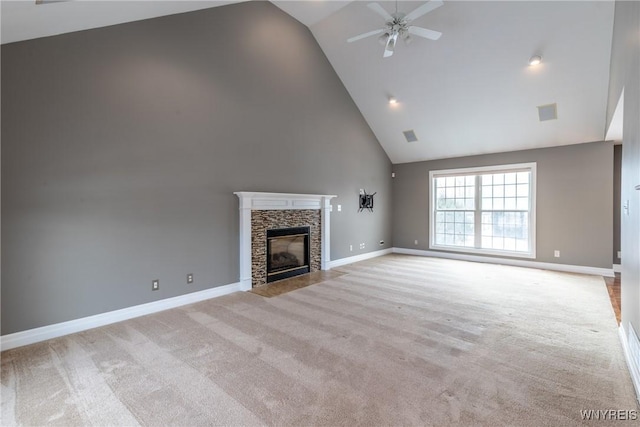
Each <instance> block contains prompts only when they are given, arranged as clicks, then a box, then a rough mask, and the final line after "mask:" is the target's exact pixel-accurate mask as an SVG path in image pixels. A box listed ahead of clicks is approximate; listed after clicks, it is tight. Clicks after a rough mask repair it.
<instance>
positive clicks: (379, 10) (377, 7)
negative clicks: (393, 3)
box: [367, 3, 393, 22]
mask: <svg viewBox="0 0 640 427" xmlns="http://www.w3.org/2000/svg"><path fill="white" fill-rule="evenodd" d="M367 7H368V8H369V9H371V10H373V11H374V12H375V13H377V14H378V15H380V16H382V17H383V18H384V21H385V22H387V21H393V16H391V15H390V14H389V12H387V11H386V10H384V8H383V7H382V6H380V5H379V4H378V3H369V4H368V5H367Z"/></svg>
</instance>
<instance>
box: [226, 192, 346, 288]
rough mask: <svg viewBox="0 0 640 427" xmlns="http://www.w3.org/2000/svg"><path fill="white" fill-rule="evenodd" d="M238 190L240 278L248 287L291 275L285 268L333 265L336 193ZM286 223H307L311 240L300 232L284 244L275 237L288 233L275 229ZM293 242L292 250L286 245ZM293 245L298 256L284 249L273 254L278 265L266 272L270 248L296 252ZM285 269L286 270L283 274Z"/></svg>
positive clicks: (293, 225) (312, 268) (314, 268)
mask: <svg viewBox="0 0 640 427" xmlns="http://www.w3.org/2000/svg"><path fill="white" fill-rule="evenodd" d="M234 194H235V195H236V196H238V198H239V199H240V206H239V208H240V223H239V225H240V284H241V288H242V289H243V290H249V289H251V288H252V287H258V286H263V285H265V284H267V282H272V281H275V280H279V279H283V278H285V277H289V276H287V275H286V274H287V273H289V272H287V271H285V270H289V271H290V272H292V273H291V275H295V274H297V273H300V272H302V273H306V272H310V273H313V272H314V271H319V270H328V269H329V261H330V260H331V255H330V251H329V249H330V247H331V243H330V241H329V237H330V235H331V231H330V224H331V221H330V212H331V203H330V201H331V199H332V198H334V197H336V196H334V195H330V194H290V193H259V192H248V191H238V192H236V193H234ZM286 228H296V229H297V228H306V229H307V230H308V231H307V232H306V234H307V235H308V236H307V238H306V239H307V240H306V242H305V241H304V239H300V238H298V239H294V240H293V242H287V241H286V240H285V241H284V242H286V244H285V243H283V242H279V241H278V240H275V239H270V238H271V237H283V236H284V235H282V234H281V235H278V233H279V232H278V233H275V234H272V232H274V231H277V230H282V229H286ZM293 234H304V233H298V232H294V233H293ZM271 240H274V241H273V242H272V243H271V244H270V245H269V244H268V242H269V241H271ZM301 242H302V243H301ZM289 243H292V244H291V245H290V246H289V249H290V250H286V249H287V248H286V246H287V245H288V244H289ZM268 246H271V247H268ZM300 248H304V250H305V251H306V253H305V252H302V253H301V252H300V250H299V249H300ZM267 251H269V256H267ZM291 251H294V252H293V256H291V255H284V256H282V257H279V258H278V259H274V261H275V262H274V263H273V264H274V265H272V266H271V267H270V268H272V270H273V271H270V273H273V274H269V275H268V276H267V259H268V258H269V259H271V253H272V252H273V253H274V254H279V253H280V252H285V253H287V252H289V253H292V252H291ZM295 251H297V252H295ZM294 259H295V260H296V261H295V263H294ZM300 261H301V262H300ZM303 269H306V271H304V270H303ZM280 274H285V275H283V276H279V275H280Z"/></svg>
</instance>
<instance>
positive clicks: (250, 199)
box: [233, 191, 337, 290]
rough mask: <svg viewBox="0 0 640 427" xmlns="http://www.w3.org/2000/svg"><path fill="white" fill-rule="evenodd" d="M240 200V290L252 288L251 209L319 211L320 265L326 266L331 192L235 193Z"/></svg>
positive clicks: (327, 264) (328, 252)
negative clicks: (320, 224)
mask: <svg viewBox="0 0 640 427" xmlns="http://www.w3.org/2000/svg"><path fill="white" fill-rule="evenodd" d="M233 194H235V195H236V196H238V198H239V199H240V283H241V284H242V289H244V290H250V289H251V211H252V210H288V209H312V210H317V209H318V210H320V218H321V221H322V226H321V233H320V234H321V236H320V240H321V244H320V245H321V248H322V250H321V268H322V270H328V269H329V261H330V260H331V256H330V243H331V242H330V215H331V199H332V198H334V197H337V196H335V195H331V194H289V193H257V192H250V191H237V192H234V193H233Z"/></svg>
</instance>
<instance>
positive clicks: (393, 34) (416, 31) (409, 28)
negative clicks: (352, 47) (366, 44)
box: [347, 0, 442, 58]
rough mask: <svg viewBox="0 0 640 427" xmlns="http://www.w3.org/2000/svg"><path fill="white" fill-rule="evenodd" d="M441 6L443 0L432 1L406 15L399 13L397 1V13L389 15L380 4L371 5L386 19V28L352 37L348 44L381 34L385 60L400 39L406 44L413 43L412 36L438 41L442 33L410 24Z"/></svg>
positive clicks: (369, 5) (372, 8)
mask: <svg viewBox="0 0 640 427" xmlns="http://www.w3.org/2000/svg"><path fill="white" fill-rule="evenodd" d="M440 6H442V1H441V0H431V1H428V2H427V3H425V4H423V5H422V6H420V7H418V8H417V9H414V10H413V11H412V12H409V13H407V14H406V15H405V14H404V13H401V12H398V2H397V1H396V11H395V13H394V14H389V12H387V11H386V10H385V9H384V8H383V7H382V6H380V4H378V3H369V4H368V5H367V7H368V8H369V9H371V10H373V11H374V12H376V13H377V14H378V15H380V16H382V17H383V18H384V20H385V25H384V28H381V29H379V30H373V31H369V32H367V33H364V34H360V35H357V36H354V37H351V38H350V39H347V42H348V43H351V42H355V41H357V40H361V39H364V38H366V37H371V36H375V35H377V34H381V35H380V37H378V40H379V41H380V43H381V44H384V54H383V55H382V56H383V57H384V58H388V57H390V56H391V55H393V50H394V48H395V47H396V43H397V42H398V38H400V39H402V40H404V42H405V43H406V44H408V43H410V42H411V34H413V35H415V36H418V37H424V38H426V39H429V40H438V39H439V38H440V36H441V35H442V33H441V32H439V31H433V30H428V29H426V28H422V27H416V26H415V25H409V23H410V22H411V21H413V20H414V19H417V18H419V17H421V16H422V15H426V14H427V13H429V12H431V11H432V10H434V9H437V8H439V7H440Z"/></svg>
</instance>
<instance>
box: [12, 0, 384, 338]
mask: <svg viewBox="0 0 640 427" xmlns="http://www.w3.org/2000/svg"><path fill="white" fill-rule="evenodd" d="M1 62H2V74H1V75H2V89H1V90H2V113H3V120H2V129H1V130H2V138H3V141H2V142H3V145H2V249H3V251H2V265H3V268H2V334H3V335H4V334H8V333H13V332H17V331H22V330H26V329H30V328H34V327H38V326H43V325H47V324H52V323H56V322H62V321H66V320H70V319H75V318H80V317H83V316H88V315H93V314H97V313H101V312H107V311H111V310H115V309H120V308H123V307H128V306H132V305H136V304H141V303H146V302H149V301H154V300H159V299H163V298H168V297H172V296H176V295H180V294H185V293H189V292H193V291H198V290H202V289H206V288H210V287H215V286H220V285H225V284H229V283H234V282H237V281H238V278H239V277H238V276H239V267H238V263H239V261H238V251H239V248H238V200H237V198H236V196H234V195H233V194H232V193H233V192H234V191H272V192H293V193H324V194H337V195H338V196H339V197H338V198H337V199H334V200H335V201H334V205H335V204H341V205H342V212H337V210H336V209H334V212H333V213H332V215H331V217H332V221H331V237H332V238H331V254H332V259H339V258H343V257H347V256H351V255H357V254H358V253H363V252H368V251H373V250H378V249H381V248H384V247H389V246H390V243H391V230H390V223H391V207H390V202H391V196H390V191H391V177H390V175H391V163H390V161H389V160H388V158H387V156H386V155H385V153H384V151H383V150H382V148H381V147H380V145H379V143H378V142H377V140H376V138H375V136H374V135H373V133H372V132H371V130H370V129H369V127H368V126H367V124H366V122H365V121H364V119H363V118H362V116H361V114H360V113H359V111H358V109H357V108H356V106H355V105H354V103H353V101H352V100H351V98H350V97H349V95H348V93H347V92H346V90H345V88H344V87H343V85H342V83H341V82H340V80H339V78H338V77H337V76H336V74H335V72H334V71H333V69H332V67H331V65H330V64H329V62H328V61H327V59H326V58H325V56H324V54H323V53H322V51H321V49H320V48H319V46H318V44H317V43H316V41H315V39H314V38H313V36H312V35H311V33H310V32H309V30H308V29H307V28H306V27H304V26H303V25H301V24H299V23H298V22H297V21H295V20H293V19H292V18H290V17H289V16H288V15H286V14H285V13H284V12H282V11H280V10H279V9H278V8H277V7H275V6H273V5H271V4H270V3H268V2H249V3H241V4H236V5H231V6H225V7H220V8H215V9H209V10H203V11H198V12H193V13H187V14H182V15H174V16H169V17H163V18H157V19H152V20H146V21H139V22H134V23H129V24H124V25H118V26H112V27H107V28H101V29H96V30H91V31H85V32H79V33H72V34H65V35H60V36H56V37H49V38H43V39H38V40H32V41H26V42H19V43H14V44H9V45H3V46H2V61H1ZM359 188H364V189H366V190H367V191H370V192H374V191H377V193H378V194H377V195H376V200H375V206H376V209H375V211H374V212H373V213H370V212H363V213H357V200H358V189H359ZM379 240H384V241H385V242H386V244H385V245H384V246H379V245H378V241H379ZM362 242H364V243H365V244H366V249H365V250H362V251H361V250H359V249H358V247H359V246H358V244H359V243H362ZM350 244H352V245H353V247H354V250H353V252H350V251H349V245H350ZM187 273H194V274H195V284H194V285H186V283H185V282H186V281H185V275H186V274H187ZM155 278H158V279H160V290H159V291H156V292H152V291H151V280H152V279H155Z"/></svg>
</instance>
